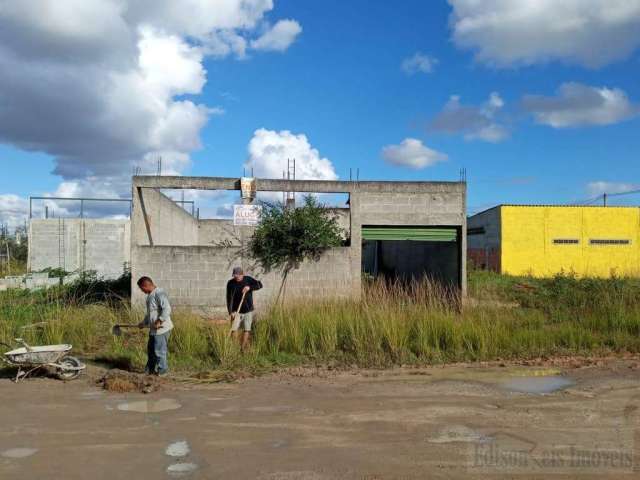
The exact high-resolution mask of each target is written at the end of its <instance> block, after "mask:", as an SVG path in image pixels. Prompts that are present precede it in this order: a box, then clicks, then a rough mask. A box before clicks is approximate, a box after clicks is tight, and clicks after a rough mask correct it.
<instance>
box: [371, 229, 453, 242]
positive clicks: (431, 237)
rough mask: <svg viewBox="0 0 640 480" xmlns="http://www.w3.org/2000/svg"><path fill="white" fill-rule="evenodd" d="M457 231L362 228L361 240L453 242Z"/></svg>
mask: <svg viewBox="0 0 640 480" xmlns="http://www.w3.org/2000/svg"><path fill="white" fill-rule="evenodd" d="M457 238H458V231H457V230H456V229H455V228H443V227H362V239H363V240H414V241H422V242H455V241H456V240H457Z"/></svg>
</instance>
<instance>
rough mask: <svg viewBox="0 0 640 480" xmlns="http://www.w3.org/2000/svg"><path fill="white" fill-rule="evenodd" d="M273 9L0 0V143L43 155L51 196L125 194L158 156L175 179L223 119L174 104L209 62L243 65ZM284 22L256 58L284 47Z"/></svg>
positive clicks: (253, 4) (197, 86) (162, 1)
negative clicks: (50, 164)
mask: <svg viewBox="0 0 640 480" xmlns="http://www.w3.org/2000/svg"><path fill="white" fill-rule="evenodd" d="M272 9H273V1H272V0H181V1H176V0H66V1H64V2H61V1H56V0H32V1H28V2H27V1H25V2H14V1H11V0H0V72H2V74H0V106H1V107H0V143H5V144H10V145H13V146H15V147H17V148H19V149H22V150H26V151H36V152H45V153H47V154H49V155H51V156H52V157H53V159H54V171H53V173H54V174H57V175H60V176H61V177H62V179H63V181H64V182H66V183H65V185H64V186H61V188H65V189H69V188H70V186H71V185H75V187H74V188H77V191H79V192H80V191H91V192H94V193H95V192H96V191H99V190H100V189H101V188H102V187H101V185H102V184H104V183H105V182H106V183H107V184H111V185H113V186H114V188H113V189H112V190H109V191H108V192H106V191H105V193H109V194H111V193H115V194H118V195H126V196H129V195H130V193H129V192H128V190H129V188H128V187H126V185H127V177H129V176H130V174H131V172H132V171H133V168H134V167H136V166H137V167H140V168H141V169H142V172H143V173H152V172H155V171H156V163H157V159H158V157H160V156H161V157H162V164H163V172H164V173H173V174H181V173H183V172H185V171H186V170H187V169H188V168H189V166H190V164H191V160H190V155H191V153H192V152H193V151H194V150H197V149H199V148H201V143H200V132H201V130H202V128H203V127H204V126H205V125H206V123H207V122H208V120H209V119H210V117H211V116H213V115H220V114H222V113H224V111H223V110H222V109H220V107H215V106H214V107H211V106H208V105H204V104H202V103H198V101H197V100H194V99H193V98H190V99H185V98H184V97H183V95H191V96H197V95H200V94H201V93H202V90H203V87H204V85H205V84H206V82H207V72H206V70H205V68H204V65H203V62H204V60H205V58H206V57H207V56H216V57H220V56H227V55H233V54H235V55H236V56H238V57H243V56H245V53H246V51H247V50H250V49H251V48H252V47H251V44H252V41H253V40H254V39H256V38H258V39H259V38H262V37H260V35H261V34H262V33H263V26H264V24H265V23H266V21H267V20H266V18H265V15H266V14H267V13H268V12H270V11H271V10H272ZM287 22H289V23H287ZM291 22H294V23H295V21H293V20H287V21H285V23H284V24H281V23H280V22H276V24H275V26H274V29H275V30H274V29H272V30H269V31H268V32H267V34H268V33H269V32H271V41H270V43H269V42H267V40H265V41H264V42H266V43H265V44H264V45H263V47H262V49H271V50H280V51H281V50H284V49H285V43H286V35H287V32H289V33H290V32H291V31H292V29H291V26H292V24H291ZM296 25H297V23H296ZM298 28H300V27H299V25H298ZM298 33H299V32H298ZM265 35H266V34H265ZM294 37H295V36H294ZM291 41H293V37H291V35H290V37H289V43H290V42H291ZM278 42H279V43H278ZM266 46H270V47H271V48H266ZM3 216H4V214H3V212H2V211H0V220H1V219H2V218H3Z"/></svg>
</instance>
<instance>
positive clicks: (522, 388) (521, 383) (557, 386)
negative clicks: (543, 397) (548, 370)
mask: <svg viewBox="0 0 640 480" xmlns="http://www.w3.org/2000/svg"><path fill="white" fill-rule="evenodd" d="M573 385H575V382H574V381H573V380H571V379H569V378H566V377H561V376H559V375H549V376H546V377H515V378H510V379H509V380H507V381H505V382H503V383H501V384H500V386H501V387H502V388H503V389H505V390H509V391H512V392H519V393H536V394H545V393H553V392H557V391H558V390H563V389H565V388H567V387H571V386H573Z"/></svg>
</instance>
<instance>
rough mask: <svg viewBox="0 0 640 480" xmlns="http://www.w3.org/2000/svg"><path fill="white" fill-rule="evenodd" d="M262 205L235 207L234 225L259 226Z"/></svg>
mask: <svg viewBox="0 0 640 480" xmlns="http://www.w3.org/2000/svg"><path fill="white" fill-rule="evenodd" d="M261 212H262V207H261V206H260V205H234V206H233V224H234V225H250V226H253V225H257V224H258V222H259V221H260V213H261Z"/></svg>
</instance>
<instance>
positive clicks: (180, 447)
mask: <svg viewBox="0 0 640 480" xmlns="http://www.w3.org/2000/svg"><path fill="white" fill-rule="evenodd" d="M190 451H191V449H190V448H189V444H188V443H187V441H186V440H181V441H179V442H174V443H172V444H171V445H169V446H168V447H167V448H166V449H165V451H164V453H165V455H168V456H170V457H186V456H187V455H189V452H190Z"/></svg>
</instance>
